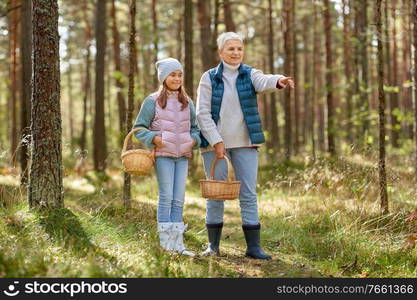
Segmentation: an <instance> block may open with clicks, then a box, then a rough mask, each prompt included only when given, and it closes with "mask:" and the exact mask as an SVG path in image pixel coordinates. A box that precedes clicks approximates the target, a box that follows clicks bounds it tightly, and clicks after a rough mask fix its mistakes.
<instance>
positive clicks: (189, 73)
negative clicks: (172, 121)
mask: <svg viewBox="0 0 417 300" xmlns="http://www.w3.org/2000/svg"><path fill="white" fill-rule="evenodd" d="M184 22H185V23H184V30H185V31H184V40H185V44H184V52H185V58H184V61H185V70H184V72H185V90H186V91H187V93H188V94H189V95H190V96H191V98H192V99H194V97H193V92H194V87H193V86H194V85H193V78H194V76H193V70H194V65H193V1H192V0H184Z"/></svg>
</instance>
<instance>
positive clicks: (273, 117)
mask: <svg viewBox="0 0 417 300" xmlns="http://www.w3.org/2000/svg"><path fill="white" fill-rule="evenodd" d="M272 9H273V8H272V0H268V69H269V72H271V74H275V70H274V32H273V19H272ZM267 107H268V108H269V109H268V111H270V116H269V118H268V121H270V125H271V127H270V129H271V131H270V134H271V137H270V138H271V139H272V143H271V146H272V148H273V156H275V157H276V154H277V153H278V151H279V149H280V146H281V145H280V144H281V143H280V139H279V128H278V113H277V100H276V97H275V93H271V95H270V102H269V105H268V106H267Z"/></svg>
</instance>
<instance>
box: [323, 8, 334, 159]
mask: <svg viewBox="0 0 417 300" xmlns="http://www.w3.org/2000/svg"><path fill="white" fill-rule="evenodd" d="M323 20H324V32H325V37H326V69H327V70H326V94H327V143H328V152H329V153H330V154H331V155H332V156H335V155H336V146H335V137H334V136H335V126H334V123H335V122H334V107H333V77H332V76H333V72H332V70H333V56H332V33H331V31H332V21H331V17H330V2H329V0H324V14H323Z"/></svg>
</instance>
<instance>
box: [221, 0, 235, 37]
mask: <svg viewBox="0 0 417 300" xmlns="http://www.w3.org/2000/svg"><path fill="white" fill-rule="evenodd" d="M223 12H224V14H223V16H224V25H226V31H233V32H236V25H235V22H234V21H233V13H232V7H231V3H230V1H229V0H223Z"/></svg>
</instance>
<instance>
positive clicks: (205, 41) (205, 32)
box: [198, 0, 216, 71]
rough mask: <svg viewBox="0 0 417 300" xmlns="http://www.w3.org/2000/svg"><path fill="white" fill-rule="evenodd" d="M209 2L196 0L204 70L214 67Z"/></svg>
mask: <svg viewBox="0 0 417 300" xmlns="http://www.w3.org/2000/svg"><path fill="white" fill-rule="evenodd" d="M209 4H210V2H209V1H206V0H198V22H199V24H200V43H201V62H202V65H203V70H204V71H206V70H208V69H210V68H212V67H214V66H215V64H216V59H215V57H214V52H213V51H212V47H213V45H212V32H211V18H210V6H209Z"/></svg>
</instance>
